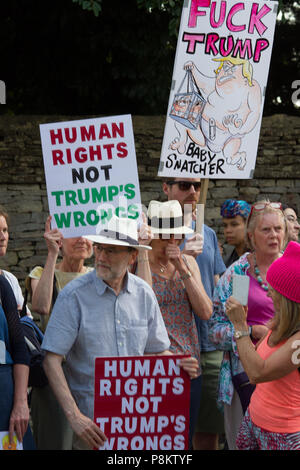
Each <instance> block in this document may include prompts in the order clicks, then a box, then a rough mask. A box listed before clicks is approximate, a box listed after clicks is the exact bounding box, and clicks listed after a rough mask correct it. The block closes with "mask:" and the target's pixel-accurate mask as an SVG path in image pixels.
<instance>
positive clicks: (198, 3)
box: [188, 0, 210, 28]
mask: <svg viewBox="0 0 300 470" xmlns="http://www.w3.org/2000/svg"><path fill="white" fill-rule="evenodd" d="M209 6H210V0H192V3H191V8H190V16H189V22H188V26H189V28H195V27H196V25H197V17H198V16H206V11H203V10H199V8H200V7H203V8H207V7H209Z"/></svg>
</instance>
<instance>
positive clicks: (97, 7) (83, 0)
mask: <svg viewBox="0 0 300 470" xmlns="http://www.w3.org/2000/svg"><path fill="white" fill-rule="evenodd" d="M72 2H73V3H78V5H79V6H81V8H82V9H83V10H88V11H92V12H93V13H94V15H95V16H98V15H99V13H100V11H101V10H102V0H72Z"/></svg>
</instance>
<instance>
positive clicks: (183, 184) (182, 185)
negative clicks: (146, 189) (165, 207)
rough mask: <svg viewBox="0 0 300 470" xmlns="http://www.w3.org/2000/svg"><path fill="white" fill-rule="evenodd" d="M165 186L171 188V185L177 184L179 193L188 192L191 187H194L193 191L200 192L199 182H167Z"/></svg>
mask: <svg viewBox="0 0 300 470" xmlns="http://www.w3.org/2000/svg"><path fill="white" fill-rule="evenodd" d="M167 184H168V185H169V186H173V184H178V187H179V189H180V191H188V190H189V189H190V187H191V186H194V189H195V191H200V189H201V181H199V182H190V181H168V182H167Z"/></svg>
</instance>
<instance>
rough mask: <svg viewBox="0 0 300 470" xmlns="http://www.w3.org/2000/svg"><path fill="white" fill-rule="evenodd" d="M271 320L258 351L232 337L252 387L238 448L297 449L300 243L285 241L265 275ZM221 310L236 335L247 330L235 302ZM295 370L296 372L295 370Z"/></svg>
mask: <svg viewBox="0 0 300 470" xmlns="http://www.w3.org/2000/svg"><path fill="white" fill-rule="evenodd" d="M266 279H267V282H268V284H269V294H270V296H271V298H272V301H273V303H274V308H275V316H274V319H273V320H272V323H271V325H270V330H269V332H268V334H267V335H266V337H265V338H264V339H263V340H262V342H261V343H260V344H259V346H258V347H257V351H255V349H254V348H253V344H252V343H251V340H250V339H249V334H246V335H243V336H240V338H239V339H237V349H238V353H239V356H240V358H241V361H242V364H243V366H244V368H245V371H246V372H247V374H248V377H249V379H250V380H251V382H252V383H255V384H257V385H256V388H255V391H254V392H253V395H252V397H251V400H250V405H249V408H248V410H247V412H246V414H245V417H244V420H243V423H242V426H241V429H240V431H239V434H238V438H237V447H238V449H240V450H258V449H259V450H300V374H299V372H300V368H299V365H300V357H299V352H300V245H299V244H298V243H297V242H293V241H292V242H290V243H289V244H288V246H287V248H286V250H285V252H284V254H283V256H282V257H281V258H279V259H277V260H276V261H274V262H273V263H272V264H271V266H270V267H269V269H268V271H267V276H266ZM226 312H227V315H228V317H229V318H230V320H231V322H232V324H233V326H234V329H235V331H246V332H247V331H248V327H247V320H246V316H247V311H246V309H245V308H244V307H243V306H242V305H241V304H240V303H239V302H238V301H237V300H236V299H235V298H234V297H230V298H229V299H228V301H227V302H226ZM298 369H299V370H298Z"/></svg>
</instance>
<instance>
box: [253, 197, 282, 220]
mask: <svg viewBox="0 0 300 470" xmlns="http://www.w3.org/2000/svg"><path fill="white" fill-rule="evenodd" d="M266 207H272V208H273V209H280V210H282V204H281V202H257V203H255V204H252V207H251V211H250V214H249V217H248V224H249V220H250V218H251V215H252V214H253V212H254V211H256V212H259V211H263V210H264V209H265V208H266Z"/></svg>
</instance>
